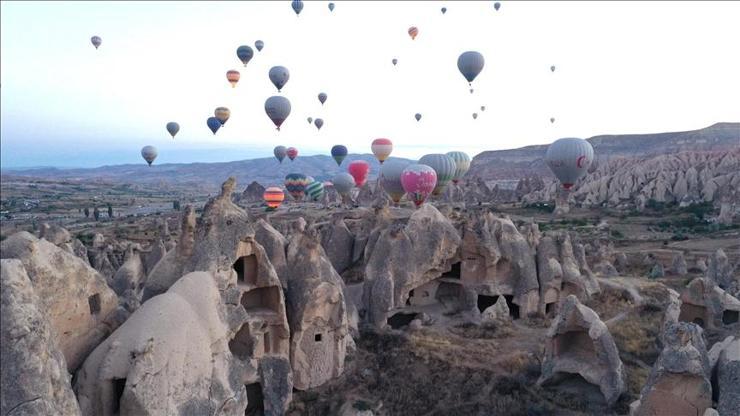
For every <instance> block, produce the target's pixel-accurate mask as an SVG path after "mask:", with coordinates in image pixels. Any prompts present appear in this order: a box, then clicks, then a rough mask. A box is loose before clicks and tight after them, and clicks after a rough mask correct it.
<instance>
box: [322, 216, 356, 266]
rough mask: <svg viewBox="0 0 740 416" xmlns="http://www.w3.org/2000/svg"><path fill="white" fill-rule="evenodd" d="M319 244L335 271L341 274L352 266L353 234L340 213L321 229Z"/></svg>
mask: <svg viewBox="0 0 740 416" xmlns="http://www.w3.org/2000/svg"><path fill="white" fill-rule="evenodd" d="M322 231H323V232H322V236H321V245H322V246H323V247H324V251H326V255H327V256H329V260H331V264H332V265H333V266H334V269H335V270H336V271H337V273H339V274H342V273H344V272H345V271H346V270H347V269H349V268H350V266H352V263H353V261H352V254H353V250H354V244H355V236H354V235H353V234H352V232H351V231H350V230H349V228H347V225H346V224H345V223H344V219H343V217H342V215H336V216H335V217H334V218H333V219H332V222H331V225H329V226H327V227H325V229H324V230H322Z"/></svg>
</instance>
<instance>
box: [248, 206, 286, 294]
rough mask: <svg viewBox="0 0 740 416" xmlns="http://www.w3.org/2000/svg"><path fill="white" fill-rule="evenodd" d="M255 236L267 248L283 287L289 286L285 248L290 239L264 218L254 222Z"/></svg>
mask: <svg viewBox="0 0 740 416" xmlns="http://www.w3.org/2000/svg"><path fill="white" fill-rule="evenodd" d="M254 238H255V240H257V242H258V243H259V244H260V245H261V246H262V247H263V248H264V249H265V252H266V253H267V257H269V259H270V263H272V267H273V268H275V272H276V273H277V275H278V277H279V278H280V284H281V285H282V286H283V289H285V288H287V287H288V277H287V276H288V263H287V260H286V258H285V250H286V248H287V247H288V240H287V239H285V237H283V235H282V234H280V232H279V231H278V230H276V229H274V228H273V227H272V226H271V225H270V223H268V222H267V221H265V220H263V219H259V220H257V222H256V223H255V224H254Z"/></svg>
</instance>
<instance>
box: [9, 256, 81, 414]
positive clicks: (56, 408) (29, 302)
mask: <svg viewBox="0 0 740 416" xmlns="http://www.w3.org/2000/svg"><path fill="white" fill-rule="evenodd" d="M0 288H1V290H0V298H1V299H2V311H3V312H2V314H0V319H1V320H2V326H1V328H2V330H1V331H0V351H1V353H0V356H2V366H0V372H1V373H2V384H1V388H2V395H0V413H2V414H3V415H6V416H20V415H29V416H30V415H71V416H74V415H79V414H80V409H79V406H78V405H77V400H76V399H75V396H74V393H72V387H71V386H70V384H69V374H68V373H67V363H66V361H65V360H64V355H63V354H62V352H61V351H60V350H59V348H58V346H57V342H56V341H55V339H54V338H55V337H54V335H53V331H52V328H51V326H50V325H49V323H48V322H47V320H46V317H45V316H44V313H43V312H42V311H44V307H43V304H42V302H41V300H40V299H39V297H38V296H37V295H36V293H35V291H34V289H33V286H32V284H31V280H30V279H29V278H28V275H27V274H26V270H25V269H24V268H23V264H22V263H21V262H20V260H17V259H3V260H0Z"/></svg>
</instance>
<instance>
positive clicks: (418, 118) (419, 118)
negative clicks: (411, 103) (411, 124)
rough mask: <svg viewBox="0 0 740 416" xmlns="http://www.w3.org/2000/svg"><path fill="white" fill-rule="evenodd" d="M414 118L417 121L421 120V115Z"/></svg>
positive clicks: (417, 114)
mask: <svg viewBox="0 0 740 416" xmlns="http://www.w3.org/2000/svg"><path fill="white" fill-rule="evenodd" d="M414 118H415V119H416V121H419V120H421V114H419V113H416V114H414Z"/></svg>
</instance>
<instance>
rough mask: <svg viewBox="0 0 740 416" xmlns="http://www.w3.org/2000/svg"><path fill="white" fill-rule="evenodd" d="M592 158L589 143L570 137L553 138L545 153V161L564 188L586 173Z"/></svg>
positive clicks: (567, 187)
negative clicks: (553, 140)
mask: <svg viewBox="0 0 740 416" xmlns="http://www.w3.org/2000/svg"><path fill="white" fill-rule="evenodd" d="M593 160H594V148H593V147H591V143H589V142H587V141H585V140H583V139H576V138H570V137H569V138H564V139H558V140H555V142H553V143H552V144H551V145H550V146H549V147H548V148H547V153H546V154H545V163H547V166H549V167H550V170H551V171H552V173H554V174H555V177H557V178H558V180H559V181H560V183H562V184H563V188H565V189H570V188H571V187H572V186H573V184H574V183H576V181H578V179H580V178H581V177H583V176H584V175H585V174H586V172H587V171H588V168H589V166H591V163H592V162H593Z"/></svg>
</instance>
